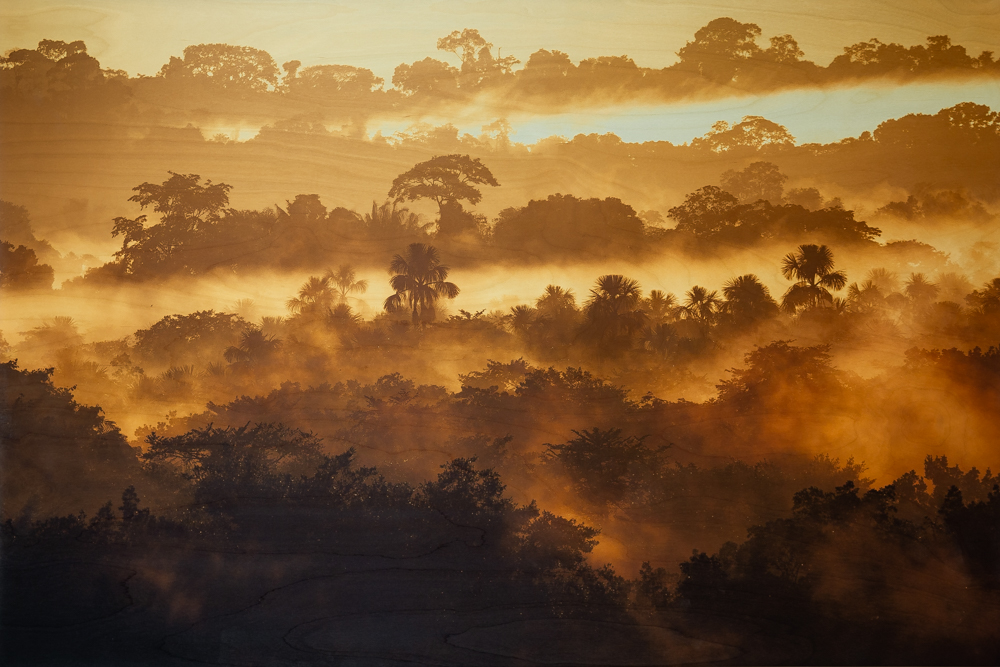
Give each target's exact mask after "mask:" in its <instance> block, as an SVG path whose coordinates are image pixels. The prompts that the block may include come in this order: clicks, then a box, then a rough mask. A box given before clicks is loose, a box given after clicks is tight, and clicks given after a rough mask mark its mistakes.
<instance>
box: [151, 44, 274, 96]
mask: <svg viewBox="0 0 1000 667" xmlns="http://www.w3.org/2000/svg"><path fill="white" fill-rule="evenodd" d="M158 76H161V77H164V78H166V79H184V78H190V79H193V80H195V81H199V82H202V83H207V84H209V85H212V86H218V87H219V88H221V89H223V90H228V91H233V92H264V91H267V90H269V89H272V88H273V87H274V86H276V85H277V83H278V66H277V65H276V64H275V62H274V59H273V58H272V57H271V56H270V54H268V53H267V52H266V51H261V50H260V49H254V48H251V47H249V46H231V45H229V44H197V45H192V46H188V47H187V48H185V49H184V57H183V58H177V57H175V56H171V57H170V61H169V62H168V63H167V64H166V65H164V66H163V67H162V69H160V72H159V74H158Z"/></svg>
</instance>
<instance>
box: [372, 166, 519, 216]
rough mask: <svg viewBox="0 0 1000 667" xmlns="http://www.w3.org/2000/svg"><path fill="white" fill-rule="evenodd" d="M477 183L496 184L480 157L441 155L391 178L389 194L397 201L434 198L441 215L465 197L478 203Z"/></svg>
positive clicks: (493, 185)
mask: <svg viewBox="0 0 1000 667" xmlns="http://www.w3.org/2000/svg"><path fill="white" fill-rule="evenodd" d="M477 185H489V186H492V187H497V186H499V185H500V184H499V183H497V179H496V178H494V177H493V174H492V173H491V172H490V170H489V168H487V167H486V165H484V164H483V163H482V162H481V161H480V160H479V158H471V157H469V156H468V155H457V154H455V155H441V156H435V157H433V158H431V159H430V160H427V161H425V162H421V163H419V164H417V165H414V167H413V168H412V169H410V170H409V171H407V172H406V173H404V174H400V175H399V176H397V177H396V178H395V180H393V182H392V188H390V189H389V197H390V198H395V200H396V201H397V202H400V201H415V200H417V199H432V200H434V201H435V202H437V205H438V211H439V214H440V216H441V217H442V218H443V217H444V216H445V212H446V209H447V208H448V207H449V206H454V205H458V208H459V209H461V204H460V202H462V201H468V202H469V203H470V204H478V203H479V202H480V201H481V200H482V198H483V195H482V193H481V192H480V191H479V188H477V187H476V186H477Z"/></svg>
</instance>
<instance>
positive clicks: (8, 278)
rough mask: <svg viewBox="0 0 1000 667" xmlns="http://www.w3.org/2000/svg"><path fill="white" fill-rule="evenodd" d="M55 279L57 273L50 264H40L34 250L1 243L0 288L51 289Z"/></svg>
mask: <svg viewBox="0 0 1000 667" xmlns="http://www.w3.org/2000/svg"><path fill="white" fill-rule="evenodd" d="M54 279H55V271H54V270H53V269H52V267H51V266H49V265H48V264H39V263H38V257H37V256H36V255H35V251H34V250H32V249H31V248H26V247H24V246H23V245H19V246H17V247H16V248H15V247H14V246H13V245H12V244H10V243H7V242H6V241H0V287H2V288H6V289H51V287H52V281H53V280H54Z"/></svg>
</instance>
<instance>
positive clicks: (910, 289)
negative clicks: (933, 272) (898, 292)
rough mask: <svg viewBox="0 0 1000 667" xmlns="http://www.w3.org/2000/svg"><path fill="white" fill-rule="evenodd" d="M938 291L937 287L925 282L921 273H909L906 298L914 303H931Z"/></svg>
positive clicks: (927, 281) (925, 279)
mask: <svg viewBox="0 0 1000 667" xmlns="http://www.w3.org/2000/svg"><path fill="white" fill-rule="evenodd" d="M939 291H940V290H939V288H938V286H937V285H935V284H934V283H932V282H930V281H929V280H927V278H925V277H924V274H922V273H911V274H910V279H909V280H907V281H906V296H908V297H910V298H911V299H913V300H914V301H920V302H927V301H933V300H934V298H935V297H936V296H937V295H938V292H939Z"/></svg>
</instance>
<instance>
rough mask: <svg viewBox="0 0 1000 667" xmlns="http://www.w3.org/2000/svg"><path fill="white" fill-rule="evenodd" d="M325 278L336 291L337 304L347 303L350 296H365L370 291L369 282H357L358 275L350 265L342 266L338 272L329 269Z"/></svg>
mask: <svg viewBox="0 0 1000 667" xmlns="http://www.w3.org/2000/svg"><path fill="white" fill-rule="evenodd" d="M323 277H324V278H325V279H326V280H327V282H328V284H329V285H331V287H333V288H334V289H335V290H336V292H337V303H347V299H348V297H349V295H351V294H364V293H365V292H367V291H368V281H367V280H355V278H357V274H356V273H355V272H354V267H353V266H351V265H350V264H341V265H340V266H339V267H337V270H336V271H334V270H333V269H328V270H327V272H326V274H325V275H324V276H323Z"/></svg>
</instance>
